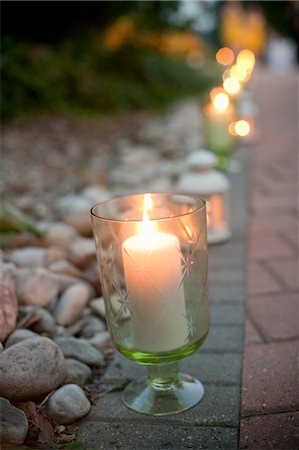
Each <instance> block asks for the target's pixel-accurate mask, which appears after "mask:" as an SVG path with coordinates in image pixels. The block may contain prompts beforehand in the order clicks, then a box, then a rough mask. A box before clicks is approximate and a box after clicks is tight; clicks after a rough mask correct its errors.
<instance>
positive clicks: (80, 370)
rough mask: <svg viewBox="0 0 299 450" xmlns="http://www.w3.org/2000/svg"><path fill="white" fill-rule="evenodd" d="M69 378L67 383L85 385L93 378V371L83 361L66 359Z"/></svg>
mask: <svg viewBox="0 0 299 450" xmlns="http://www.w3.org/2000/svg"><path fill="white" fill-rule="evenodd" d="M65 363H66V369H67V378H66V383H75V384H85V383H86V381H87V380H88V378H89V377H90V376H91V373H92V372H91V369H90V368H89V367H88V366H87V365H86V364H84V363H83V362H81V361H78V360H77V359H72V358H66V360H65Z"/></svg>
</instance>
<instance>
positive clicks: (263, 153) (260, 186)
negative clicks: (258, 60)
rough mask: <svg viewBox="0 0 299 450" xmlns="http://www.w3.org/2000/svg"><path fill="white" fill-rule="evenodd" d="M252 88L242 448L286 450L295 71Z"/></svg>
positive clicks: (294, 416) (294, 287) (293, 280)
mask: <svg viewBox="0 0 299 450" xmlns="http://www.w3.org/2000/svg"><path fill="white" fill-rule="evenodd" d="M254 91H255V92H254V94H255V100H256V102H257V104H258V107H259V120H258V130H259V138H258V140H257V143H256V144H255V145H254V146H253V147H252V148H251V149H250V151H251V153H252V155H251V183H250V186H251V196H250V198H251V201H250V213H249V254H248V276H247V294H248V295H247V314H246V324H245V326H246V328H245V348H244V360H243V389H242V414H241V429H240V448H241V449H259V450H262V449H276V450H280V449H288V450H290V449H296V448H298V441H299V439H298V422H299V387H298V375H299V374H298V365H297V366H296V358H297V357H298V350H299V345H298V344H299V321H298V318H299V316H298V280H299V268H298V253H299V239H298V238H299V235H298V222H297V214H298V198H299V186H298V137H299V121H298V92H299V90H298V75H297V73H288V74H273V73H271V74H270V73H268V72H267V71H260V73H258V74H257V77H256V85H255V87H254ZM297 364H298V361H297ZM296 425H297V430H296Z"/></svg>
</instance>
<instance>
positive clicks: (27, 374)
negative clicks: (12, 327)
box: [0, 337, 66, 402]
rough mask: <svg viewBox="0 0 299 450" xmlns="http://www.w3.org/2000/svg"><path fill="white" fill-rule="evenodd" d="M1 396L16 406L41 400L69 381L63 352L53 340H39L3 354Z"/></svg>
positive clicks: (25, 342)
mask: <svg viewBox="0 0 299 450" xmlns="http://www.w3.org/2000/svg"><path fill="white" fill-rule="evenodd" d="M0 372H1V378H0V394H1V395H2V396H3V397H6V398H8V399H9V400H11V401H14V402H18V401H19V402H21V401H27V400H41V399H43V398H44V397H45V396H46V395H47V394H48V393H49V392H51V391H53V390H54V389H56V388H57V387H58V386H60V385H61V384H62V383H63V382H64V381H65V378H66V366H65V360H64V356H63V353H62V351H61V350H60V348H59V347H58V345H57V344H56V343H55V342H53V341H52V340H51V339H48V338H45V337H36V338H31V339H26V340H25V341H22V342H19V343H18V344H15V345H12V346H11V347H9V348H8V349H5V350H4V351H3V352H2V353H0Z"/></svg>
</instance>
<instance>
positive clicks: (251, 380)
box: [242, 341, 299, 415]
mask: <svg viewBox="0 0 299 450" xmlns="http://www.w3.org/2000/svg"><path fill="white" fill-rule="evenodd" d="M297 356H298V341H291V342H285V343H275V344H261V345H254V346H247V347H245V352H244V363H243V389H242V391H243V393H242V414H243V415H246V414H259V413H265V412H278V411H288V410H295V409H296V408H297V409H298V408H299V398H298V392H299V391H298V371H297V366H296V358H297Z"/></svg>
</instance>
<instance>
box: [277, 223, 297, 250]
mask: <svg viewBox="0 0 299 450" xmlns="http://www.w3.org/2000/svg"><path fill="white" fill-rule="evenodd" d="M280 235H281V238H282V239H283V240H284V241H285V242H287V243H288V244H289V245H291V246H293V248H294V249H295V250H296V253H297V254H298V252H299V226H296V227H293V228H284V229H283V230H281V232H280Z"/></svg>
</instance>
